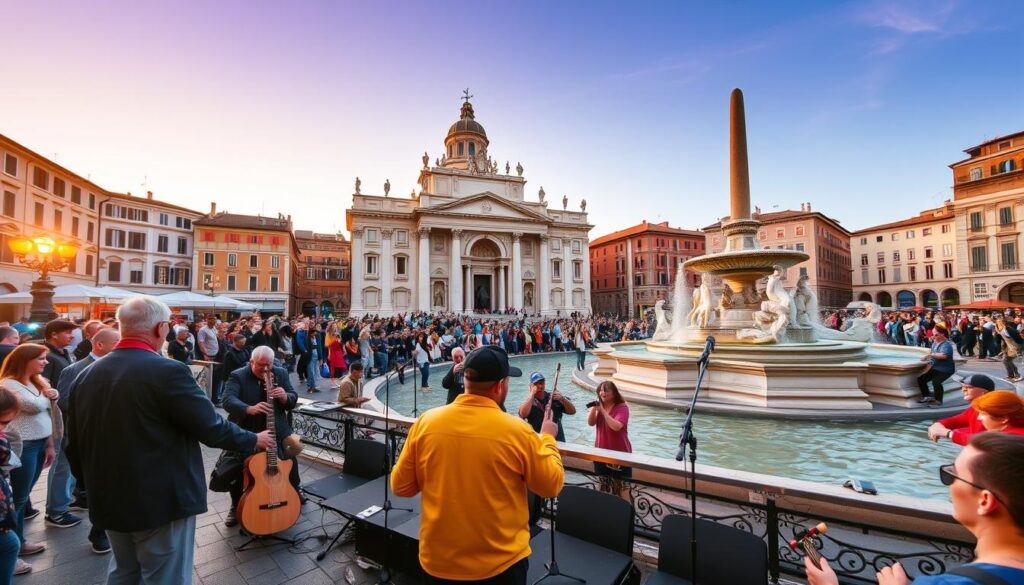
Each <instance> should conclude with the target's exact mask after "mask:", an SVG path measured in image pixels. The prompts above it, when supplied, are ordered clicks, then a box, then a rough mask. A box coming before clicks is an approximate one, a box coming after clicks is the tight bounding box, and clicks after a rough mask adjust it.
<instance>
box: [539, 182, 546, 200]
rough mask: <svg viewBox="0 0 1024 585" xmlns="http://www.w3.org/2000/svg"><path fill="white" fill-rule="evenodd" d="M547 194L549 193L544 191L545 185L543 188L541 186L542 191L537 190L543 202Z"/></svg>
mask: <svg viewBox="0 0 1024 585" xmlns="http://www.w3.org/2000/svg"><path fill="white" fill-rule="evenodd" d="M545 195H547V194H546V193H544V186H543V185H542V186H541V188H540V191H537V197H538V198H539V199H540V202H541V203H544V196H545Z"/></svg>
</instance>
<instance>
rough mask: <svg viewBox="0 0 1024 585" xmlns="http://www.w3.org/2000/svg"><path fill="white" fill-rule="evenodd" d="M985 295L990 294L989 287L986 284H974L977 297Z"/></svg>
mask: <svg viewBox="0 0 1024 585" xmlns="http://www.w3.org/2000/svg"><path fill="white" fill-rule="evenodd" d="M984 294H988V285H987V284H986V283H984V282H976V283H974V295H975V296H977V295H984Z"/></svg>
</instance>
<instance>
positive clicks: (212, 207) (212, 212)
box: [210, 201, 217, 215]
mask: <svg viewBox="0 0 1024 585" xmlns="http://www.w3.org/2000/svg"><path fill="white" fill-rule="evenodd" d="M210 215H217V202H216V201H211V202H210Z"/></svg>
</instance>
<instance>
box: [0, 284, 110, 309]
mask: <svg viewBox="0 0 1024 585" xmlns="http://www.w3.org/2000/svg"><path fill="white" fill-rule="evenodd" d="M108 298H110V297H108V295H107V294H106V293H105V292H104V291H103V290H102V289H99V288H96V287H94V286H88V285H85V284H63V285H61V286H58V287H56V288H54V289H53V302H54V303H57V304H61V305H67V304H71V305H87V304H89V303H93V302H97V301H105V300H107V299H108ZM118 300H120V299H118ZM0 304H4V305H29V304H32V293H30V292H28V291H24V292H16V293H9V294H6V295H0Z"/></svg>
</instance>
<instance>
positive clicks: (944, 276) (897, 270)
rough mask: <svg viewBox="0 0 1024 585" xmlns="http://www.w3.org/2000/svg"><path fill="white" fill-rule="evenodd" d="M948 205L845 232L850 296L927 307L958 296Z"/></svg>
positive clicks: (890, 304) (888, 304) (953, 233)
mask: <svg viewBox="0 0 1024 585" xmlns="http://www.w3.org/2000/svg"><path fill="white" fill-rule="evenodd" d="M955 223H956V220H955V218H954V215H953V205H952V203H951V202H947V204H946V205H944V206H942V207H939V208H936V209H928V210H925V211H922V212H921V213H920V214H919V215H918V216H917V217H912V218H910V219H905V220H903V221H897V222H893V223H887V224H884V225H878V226H874V227H869V228H865V229H862V230H858V231H855V232H853V234H851V235H850V255H851V256H852V259H853V266H854V267H853V272H854V274H853V299H854V300H855V301H870V302H873V303H876V304H878V305H880V306H882V307H892V308H900V309H907V308H910V307H914V306H923V307H928V308H930V309H934V308H938V305H939V302H940V300H941V302H942V306H949V305H955V304H958V303H959V302H960V293H959V291H958V289H957V278H956V259H957V246H956V229H955Z"/></svg>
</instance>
